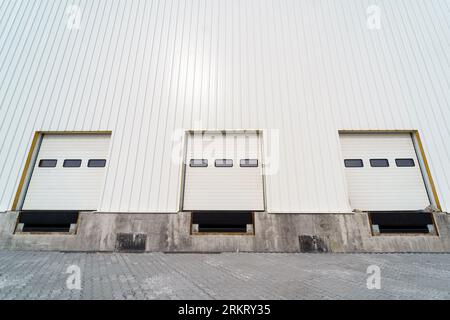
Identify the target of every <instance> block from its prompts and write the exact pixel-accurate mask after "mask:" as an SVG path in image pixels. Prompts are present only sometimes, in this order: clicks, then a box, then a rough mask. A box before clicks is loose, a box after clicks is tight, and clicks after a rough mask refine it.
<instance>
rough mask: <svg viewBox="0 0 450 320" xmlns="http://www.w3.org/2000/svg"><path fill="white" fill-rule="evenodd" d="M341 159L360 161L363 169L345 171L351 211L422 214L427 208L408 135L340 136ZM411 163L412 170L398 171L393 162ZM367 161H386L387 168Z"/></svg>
mask: <svg viewBox="0 0 450 320" xmlns="http://www.w3.org/2000/svg"><path fill="white" fill-rule="evenodd" d="M340 137H341V146H342V155H343V158H344V159H361V160H363V162H364V167H362V168H345V173H346V177H347V185H348V190H349V197H350V203H351V206H352V208H354V209H360V210H371V211H384V210H386V211H389V210H423V209H425V208H426V207H428V206H429V205H430V201H429V199H428V194H427V190H426V188H425V184H424V181H423V177H422V173H421V170H420V166H419V162H418V160H417V155H416V151H415V148H414V144H413V141H412V137H411V135H410V134H409V133H392V134H384V133H383V134H382V133H368V134H341V136H340ZM404 158H406V159H413V160H414V163H415V166H414V167H397V166H396V162H395V159H404ZM370 159H387V160H388V161H389V167H371V166H370Z"/></svg>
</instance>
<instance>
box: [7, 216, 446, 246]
mask: <svg viewBox="0 0 450 320" xmlns="http://www.w3.org/2000/svg"><path fill="white" fill-rule="evenodd" d="M17 216H18V213H17V212H4V213H0V250H1V249H10V250H61V251H115V250H116V248H117V243H116V239H117V235H118V234H126V233H129V234H133V235H141V234H143V235H146V245H145V251H149V252H166V251H170V252H180V251H184V252H193V251H194V252H236V251H239V252H242V251H249V252H299V251H300V241H299V239H300V237H301V236H304V235H307V236H315V237H317V238H318V239H319V240H320V241H321V243H323V245H324V246H326V248H327V251H329V252H353V253H355V252H447V253H450V215H449V214H446V213H435V214H434V219H435V222H436V226H437V229H438V231H439V236H436V235H385V236H372V235H371V232H370V224H369V221H368V217H367V214H366V213H348V214H283V213H280V214H275V213H266V212H257V213H255V222H254V229H255V234H254V235H251V236H249V235H191V234H190V221H191V220H190V213H189V212H180V213H171V214H169V213H140V214H133V213H95V212H84V213H80V218H79V224H78V230H77V233H76V234H75V235H55V234H51V235H48V234H47V235H45V234H39V235H36V234H17V233H14V230H15V226H16V222H17Z"/></svg>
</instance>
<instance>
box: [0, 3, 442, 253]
mask: <svg viewBox="0 0 450 320" xmlns="http://www.w3.org/2000/svg"><path fill="white" fill-rule="evenodd" d="M0 15H1V17H2V18H1V19H0V137H1V139H0V248H3V249H39V250H42V249H43V250H80V251H114V250H118V251H121V250H124V251H170V252H177V251H185V252H190V251H203V252H206V251H207V252H210V251H258V252H298V251H301V252H369V251H388V252H404V251H408V252H409V251H411V252H418V251H423V252H432V251H433V252H450V216H449V215H448V212H449V208H450V182H449V181H450V129H449V125H448V124H449V123H450V80H449V79H450V59H449V57H448V52H450V24H449V21H450V6H449V4H448V2H447V1H445V0H433V1H421V0H413V1H387V0H374V1H368V0H367V1H366V0H363V1H361V0H350V1H341V2H337V1H333V0H320V1H306V0H305V1H303V0H302V1H295V0H281V1H274V0H262V1H261V0H249V1H237V0H231V1H224V0H212V1H203V0H193V1H190V0H152V1H147V0H132V1H129V0H117V1H87V0H75V1H72V0H70V1H69V0H67V1H57V2H55V1H51V0H45V1H41V2H33V1H31V2H29V1H25V0H23V1H22V0H21V1H12V0H2V1H0Z"/></svg>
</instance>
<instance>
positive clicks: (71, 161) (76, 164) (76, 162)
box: [63, 159, 81, 168]
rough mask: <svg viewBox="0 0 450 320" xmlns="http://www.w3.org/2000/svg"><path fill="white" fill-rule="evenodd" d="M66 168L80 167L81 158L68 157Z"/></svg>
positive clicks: (64, 165)
mask: <svg viewBox="0 0 450 320" xmlns="http://www.w3.org/2000/svg"><path fill="white" fill-rule="evenodd" d="M63 167H64V168H79V167H81V160H80V159H66V160H64V163H63Z"/></svg>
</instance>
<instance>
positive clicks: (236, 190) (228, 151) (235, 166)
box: [183, 133, 264, 211]
mask: <svg viewBox="0 0 450 320" xmlns="http://www.w3.org/2000/svg"><path fill="white" fill-rule="evenodd" d="M260 146H261V144H260V141H259V135H258V134H257V133H227V134H226V135H224V134H222V133H192V134H190V135H189V136H188V143H187V152H186V167H185V185H184V202H183V209H184V210H190V211H194V210H242V211H244V210H245V211H262V210H264V193H263V176H262V162H261V147H260ZM246 159H247V160H248V161H246ZM202 160H206V161H207V166H205V165H206V162H204V163H203V164H202V163H201V161H202ZM216 160H217V161H218V162H217V165H219V166H220V165H222V167H217V166H216V163H215V161H216ZM230 160H231V161H232V166H230V165H231V161H230ZM191 161H194V162H195V163H192V164H191ZM241 161H243V162H242V165H241ZM197 165H200V166H197ZM201 165H203V166H201Z"/></svg>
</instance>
